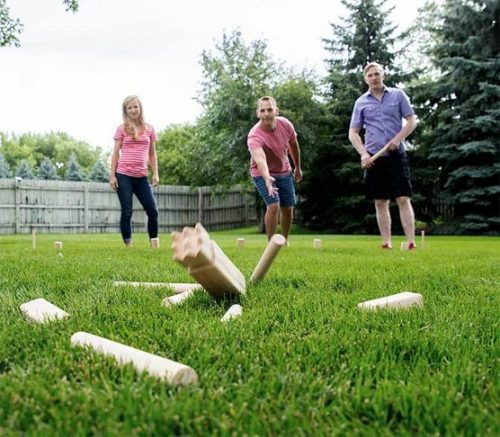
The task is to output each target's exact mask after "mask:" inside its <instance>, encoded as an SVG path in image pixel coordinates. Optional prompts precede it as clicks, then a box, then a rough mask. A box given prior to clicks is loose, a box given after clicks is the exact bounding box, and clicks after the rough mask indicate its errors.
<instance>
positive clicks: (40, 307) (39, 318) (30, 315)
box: [21, 298, 69, 323]
mask: <svg viewBox="0 0 500 437" xmlns="http://www.w3.org/2000/svg"><path fill="white" fill-rule="evenodd" d="M21 311H22V312H23V313H24V315H25V316H26V318H27V319H28V320H29V321H30V322H34V323H45V322H50V321H53V320H61V319H64V318H66V317H68V316H69V314H68V313H67V312H65V311H63V310H62V309H61V308H58V307H56V306H55V305H54V304H51V303H50V302H48V301H46V300H45V299H42V298H40V299H35V300H31V301H29V302H26V303H23V304H22V305H21Z"/></svg>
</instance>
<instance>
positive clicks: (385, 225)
mask: <svg viewBox="0 0 500 437" xmlns="http://www.w3.org/2000/svg"><path fill="white" fill-rule="evenodd" d="M375 211H376V214H377V224H378V229H379V231H380V235H381V237H382V241H383V244H384V247H392V242H391V213H390V211H389V200H388V199H375Z"/></svg>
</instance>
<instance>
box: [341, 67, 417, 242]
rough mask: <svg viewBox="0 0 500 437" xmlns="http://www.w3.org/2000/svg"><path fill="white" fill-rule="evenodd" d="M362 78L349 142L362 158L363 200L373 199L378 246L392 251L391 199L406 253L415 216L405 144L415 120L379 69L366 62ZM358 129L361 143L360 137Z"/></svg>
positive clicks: (404, 97) (401, 95)
mask: <svg viewBox="0 0 500 437" xmlns="http://www.w3.org/2000/svg"><path fill="white" fill-rule="evenodd" d="M364 79H365V82H366V84H367V85H368V88H369V89H368V91H367V92H366V93H365V94H363V95H362V96H361V97H359V98H358V100H356V103H355V104H354V109H353V112H352V118H351V125H350V129H349V140H350V141H351V143H352V145H353V146H354V148H355V149H356V150H357V152H358V153H359V154H360V156H361V167H363V168H364V169H365V184H366V188H367V195H368V197H369V198H371V199H374V200H375V210H376V213H377V223H378V227H379V230H380V235H381V236H382V240H383V243H382V247H383V248H384V249H392V242H391V214H390V211H389V202H390V199H395V200H396V203H397V205H398V208H399V216H400V219H401V224H402V225H403V230H404V233H405V236H406V240H407V242H408V248H409V249H414V248H415V216H414V213H413V208H412V206H411V201H410V197H411V196H412V194H413V191H412V187H411V182H410V168H409V165H408V158H407V156H406V152H405V146H404V140H405V138H406V137H407V136H408V135H410V133H411V132H413V130H414V129H415V127H416V125H417V118H416V116H415V113H414V112H413V109H412V107H411V104H410V100H409V99H408V96H407V95H406V94H405V92H404V91H403V90H400V89H397V88H389V87H386V86H385V85H384V69H383V68H382V66H381V65H379V64H377V63H376V62H371V63H369V64H368V65H367V66H366V67H365V69H364ZM403 119H405V120H406V123H405V124H404V125H403ZM362 128H363V129H364V131H365V135H364V137H365V138H364V140H365V142H364V144H363V140H362V139H361V136H360V131H361V129H362ZM385 146H387V150H388V151H387V152H386V153H385V154H384V155H382V156H381V157H380V158H379V159H378V160H377V161H373V160H372V156H373V155H374V154H375V153H377V152H378V151H379V150H381V149H382V148H383V147H385Z"/></svg>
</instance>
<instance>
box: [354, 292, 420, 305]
mask: <svg viewBox="0 0 500 437" xmlns="http://www.w3.org/2000/svg"><path fill="white" fill-rule="evenodd" d="M423 304H424V302H423V299H422V295H421V294H418V293H412V292H410V291H403V292H401V293H398V294H393V295H391V296H386V297H381V298H378V299H373V300H368V301H366V302H361V303H359V304H358V308H362V309H377V308H408V307H411V306H414V305H423Z"/></svg>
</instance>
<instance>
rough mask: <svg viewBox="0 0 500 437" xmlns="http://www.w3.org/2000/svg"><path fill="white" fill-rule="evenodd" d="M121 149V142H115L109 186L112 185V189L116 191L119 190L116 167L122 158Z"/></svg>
mask: <svg viewBox="0 0 500 437" xmlns="http://www.w3.org/2000/svg"><path fill="white" fill-rule="evenodd" d="M121 147H122V142H121V140H115V147H114V148H113V155H111V170H110V173H109V185H111V188H112V189H113V190H115V191H116V190H118V181H117V180H116V167H117V165H118V159H119V158H120V149H121Z"/></svg>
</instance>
